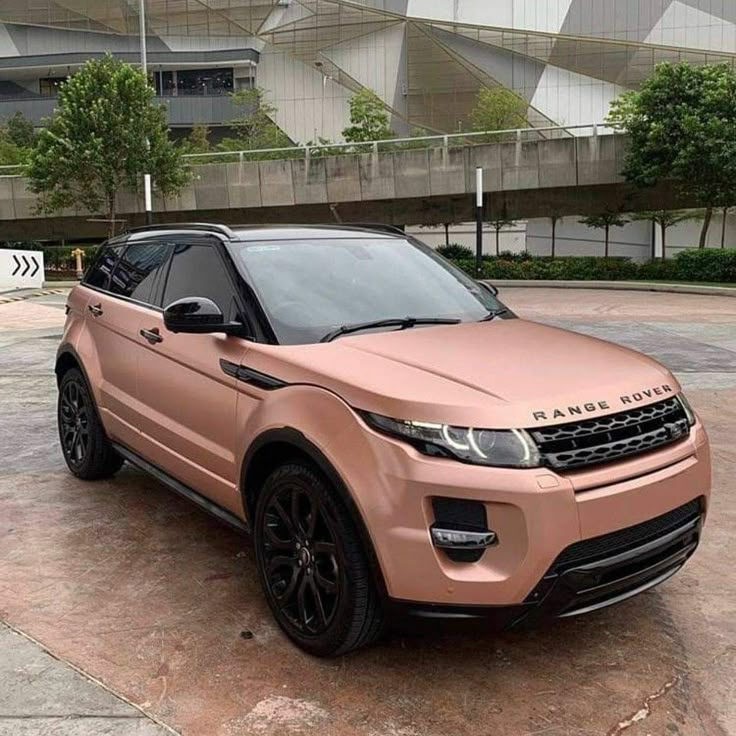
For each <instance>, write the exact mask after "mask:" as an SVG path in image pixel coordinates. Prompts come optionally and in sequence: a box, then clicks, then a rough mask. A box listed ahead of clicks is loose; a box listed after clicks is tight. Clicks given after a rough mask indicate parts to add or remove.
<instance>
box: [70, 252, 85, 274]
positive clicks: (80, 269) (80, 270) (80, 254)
mask: <svg viewBox="0 0 736 736" xmlns="http://www.w3.org/2000/svg"><path fill="white" fill-rule="evenodd" d="M72 255H73V256H74V258H75V259H76V261H77V264H76V265H77V278H78V279H81V278H82V276H84V267H83V266H82V258H83V257H84V251H83V250H82V249H81V248H75V249H74V250H73V251H72Z"/></svg>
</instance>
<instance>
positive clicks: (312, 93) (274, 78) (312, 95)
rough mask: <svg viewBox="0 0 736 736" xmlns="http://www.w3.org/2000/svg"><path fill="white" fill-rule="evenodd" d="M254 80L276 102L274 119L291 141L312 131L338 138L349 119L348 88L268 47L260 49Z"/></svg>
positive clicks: (302, 138) (311, 134)
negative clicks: (261, 50) (255, 78)
mask: <svg viewBox="0 0 736 736" xmlns="http://www.w3.org/2000/svg"><path fill="white" fill-rule="evenodd" d="M257 83H258V86H259V87H261V88H262V89H263V90H265V97H266V100H267V101H268V102H270V103H272V104H273V105H275V106H276V109H277V114H276V123H277V124H278V125H279V127H280V128H282V130H284V131H285V132H286V134H287V135H288V136H289V138H291V139H292V140H293V141H295V142H298V143H306V142H307V141H310V140H314V138H315V132H316V133H317V135H320V136H322V137H324V138H327V139H328V140H331V141H339V140H342V131H343V128H345V127H346V126H347V124H348V122H349V120H350V111H349V107H348V99H349V98H350V95H351V92H350V90H348V89H347V88H345V87H341V86H340V85H339V84H336V83H335V82H333V81H332V80H331V79H329V78H327V77H325V76H323V75H322V74H320V72H319V71H317V69H314V68H312V67H309V66H307V65H306V64H303V63H302V62H300V61H297V60H296V59H294V58H293V57H291V56H289V55H288V54H286V53H283V52H281V51H274V50H272V49H271V48H266V49H264V50H263V52H262V53H261V60H260V63H259V64H258V71H257Z"/></svg>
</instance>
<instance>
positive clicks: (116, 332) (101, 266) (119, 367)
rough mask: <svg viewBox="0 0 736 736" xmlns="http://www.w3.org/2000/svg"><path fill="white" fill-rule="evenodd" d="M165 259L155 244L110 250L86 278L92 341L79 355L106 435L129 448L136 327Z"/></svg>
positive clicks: (132, 430)
mask: <svg viewBox="0 0 736 736" xmlns="http://www.w3.org/2000/svg"><path fill="white" fill-rule="evenodd" d="M166 255H167V252H166V246H165V245H162V244H161V243H160V242H158V241H156V240H153V241H141V242H135V243H128V244H123V245H115V246H110V247H107V248H105V250H104V251H103V253H102V255H101V256H100V258H99V260H98V262H97V263H96V264H95V266H94V267H93V268H92V270H91V271H90V273H89V274H88V276H87V278H86V279H85V286H87V287H89V292H88V301H87V307H86V311H87V314H86V320H87V327H88V335H87V339H88V341H89V342H88V344H87V345H86V346H80V354H82V357H83V360H84V361H85V364H86V367H87V369H88V373H90V379H91V380H92V382H93V383H94V384H95V386H94V387H93V388H94V389H95V390H96V399H97V403H98V407H99V410H100V414H101V415H102V419H103V423H104V425H105V427H106V429H107V431H108V434H110V436H111V437H112V438H113V439H116V440H119V441H121V442H124V443H126V444H133V443H134V442H135V439H136V435H137V429H136V414H137V404H138V399H137V385H136V363H137V350H138V344H139V343H138V337H137V336H138V329H139V328H138V323H139V322H140V320H141V319H142V317H143V315H144V314H146V313H147V312H148V311H150V309H151V306H150V300H151V298H152V296H153V293H154V288H155V286H156V283H157V280H158V278H159V276H160V270H161V266H162V265H164V264H165V262H166Z"/></svg>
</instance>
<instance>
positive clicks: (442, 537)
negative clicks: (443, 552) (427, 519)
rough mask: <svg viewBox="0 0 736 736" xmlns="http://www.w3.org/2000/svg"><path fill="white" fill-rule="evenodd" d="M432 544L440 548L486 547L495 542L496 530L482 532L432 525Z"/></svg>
mask: <svg viewBox="0 0 736 736" xmlns="http://www.w3.org/2000/svg"><path fill="white" fill-rule="evenodd" d="M430 531H431V533H432V544H434V546H435V547H441V548H442V549H467V550H475V549H486V547H492V546H493V545H494V544H496V541H497V537H496V532H492V531H490V530H486V531H482V532H470V531H467V532H466V531H461V530H459V529H443V528H442V527H437V526H433V527H432V528H431V529H430Z"/></svg>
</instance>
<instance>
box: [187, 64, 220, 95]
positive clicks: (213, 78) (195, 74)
mask: <svg viewBox="0 0 736 736" xmlns="http://www.w3.org/2000/svg"><path fill="white" fill-rule="evenodd" d="M232 91H233V70H232V68H228V69H182V70H179V71H177V72H176V92H177V94H179V95H226V94H229V93H230V92H232Z"/></svg>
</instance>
